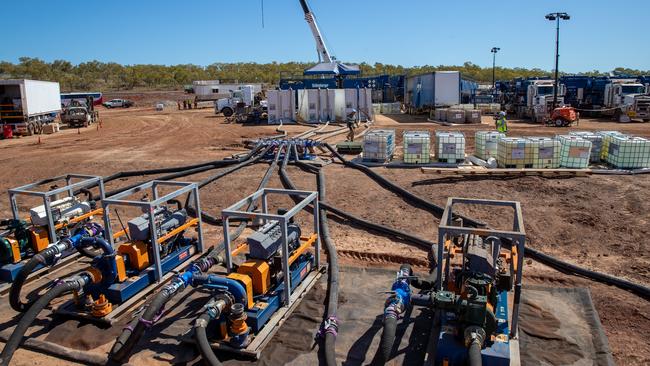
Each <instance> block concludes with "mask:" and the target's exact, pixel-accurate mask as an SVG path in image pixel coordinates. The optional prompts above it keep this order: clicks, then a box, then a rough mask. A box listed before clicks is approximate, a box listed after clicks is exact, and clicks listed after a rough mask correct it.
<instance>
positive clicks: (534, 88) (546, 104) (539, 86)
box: [523, 80, 566, 122]
mask: <svg viewBox="0 0 650 366" xmlns="http://www.w3.org/2000/svg"><path fill="white" fill-rule="evenodd" d="M553 91H554V82H553V81H552V80H533V81H531V82H530V83H529V84H528V87H527V90H526V111H525V113H523V115H524V116H526V117H530V118H531V119H532V120H533V121H534V122H541V121H543V120H544V119H546V117H548V116H549V112H550V111H551V110H552V109H553ZM565 92H566V90H565V87H564V84H559V85H558V93H557V106H558V107H559V106H564V93H565Z"/></svg>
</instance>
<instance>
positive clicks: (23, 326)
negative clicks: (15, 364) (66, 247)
mask: <svg viewBox="0 0 650 366" xmlns="http://www.w3.org/2000/svg"><path fill="white" fill-rule="evenodd" d="M79 288H80V284H79V282H77V281H70V282H64V283H61V284H58V285H56V286H54V287H52V288H51V289H50V290H49V291H47V292H46V293H45V294H44V295H43V296H41V297H39V298H38V300H36V301H35V302H34V304H33V305H32V306H30V307H29V310H27V312H25V314H24V315H23V317H22V318H21V319H20V321H19V322H18V324H17V325H16V328H15V329H14V331H13V333H11V337H9V340H7V343H6V344H5V347H4V348H3V349H2V354H0V365H1V366H8V365H9V362H10V361H11V358H12V357H13V355H14V352H15V351H16V349H18V346H19V345H20V343H21V342H22V339H23V336H24V335H25V332H27V329H28V328H29V326H30V325H31V324H32V322H33V321H34V320H35V319H36V317H37V316H38V314H39V313H40V312H41V311H42V310H43V309H45V307H46V306H47V305H48V304H49V303H50V301H52V300H53V299H55V298H56V297H59V296H61V295H62V294H64V293H66V292H69V291H73V290H78V289H79Z"/></svg>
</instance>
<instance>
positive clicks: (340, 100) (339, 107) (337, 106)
mask: <svg viewBox="0 0 650 366" xmlns="http://www.w3.org/2000/svg"><path fill="white" fill-rule="evenodd" d="M345 106H346V104H345V90H344V89H334V119H335V120H336V121H337V122H345V120H346V118H347V114H346V113H345V108H346V107H345Z"/></svg>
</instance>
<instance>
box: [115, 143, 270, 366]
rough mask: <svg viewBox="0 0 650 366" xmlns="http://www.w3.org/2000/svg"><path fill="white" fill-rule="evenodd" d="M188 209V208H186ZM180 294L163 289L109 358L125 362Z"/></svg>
mask: <svg viewBox="0 0 650 366" xmlns="http://www.w3.org/2000/svg"><path fill="white" fill-rule="evenodd" d="M280 150H281V149H278V151H277V152H276V156H275V159H274V161H273V163H272V164H271V166H270V167H269V169H268V170H267V172H266V173H265V174H264V177H263V178H262V181H261V182H260V184H259V187H258V189H262V188H264V187H265V186H266V184H267V183H268V181H269V179H270V177H271V173H272V172H273V170H275V167H276V166H277V163H278V159H279V156H280ZM252 205H253V204H252V203H250V204H249V205H248V207H247V210H248V211H250V210H251V208H252ZM186 208H188V206H186ZM245 229H246V221H243V222H241V223H240V224H239V226H238V227H237V229H236V230H235V231H234V232H232V233H231V234H230V238H231V240H235V239H237V238H238V237H239V236H240V235H241V234H242V233H243V232H244V230H245ZM223 250H224V242H221V243H219V244H217V245H216V246H215V247H214V248H212V250H211V252H210V253H208V254H207V255H212V254H215V255H216V254H219V253H220V252H222V251H223ZM177 293H178V292H170V291H166V288H163V290H161V291H160V292H158V293H157V294H156V295H155V296H154V298H153V300H152V301H151V303H150V304H149V305H147V307H146V309H145V311H144V313H143V314H142V316H141V317H135V318H133V320H132V321H131V322H130V323H129V325H128V326H126V327H125V328H124V329H123V330H122V333H121V334H120V335H119V336H118V338H117V340H116V341H115V344H114V345H113V347H112V348H111V352H110V355H109V357H110V358H111V359H112V360H113V361H116V362H120V363H122V362H125V361H126V360H127V358H128V357H129V355H130V354H131V352H132V351H133V348H134V347H135V346H136V345H137V344H138V342H139V341H140V338H142V334H144V331H145V330H146V329H147V327H149V326H150V325H151V324H152V323H153V322H154V318H155V317H156V316H157V315H159V314H160V312H161V311H162V309H163V307H164V306H165V304H166V303H167V302H168V301H169V300H171V299H172V298H173V297H174V296H175V295H176V294H177Z"/></svg>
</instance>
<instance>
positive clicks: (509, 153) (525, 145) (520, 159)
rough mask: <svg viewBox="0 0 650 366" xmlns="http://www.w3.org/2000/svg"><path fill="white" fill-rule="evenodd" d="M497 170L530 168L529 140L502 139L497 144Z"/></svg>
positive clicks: (530, 147) (531, 163) (516, 138)
mask: <svg viewBox="0 0 650 366" xmlns="http://www.w3.org/2000/svg"><path fill="white" fill-rule="evenodd" d="M497 146H498V148H497V163H498V165H499V168H532V167H533V162H532V159H531V157H532V153H533V152H532V146H531V144H530V140H528V139H525V138H521V137H503V138H501V139H499V142H498V144H497Z"/></svg>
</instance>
